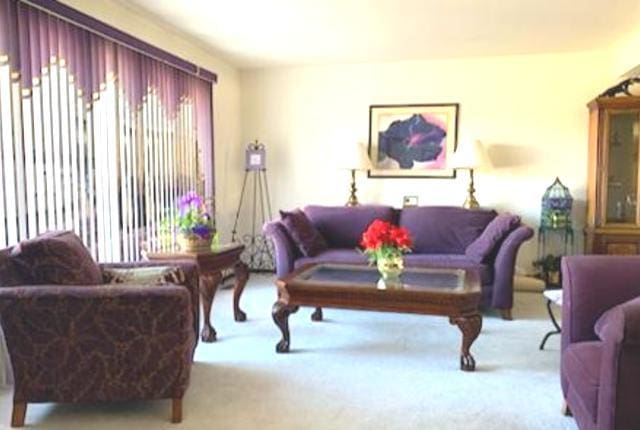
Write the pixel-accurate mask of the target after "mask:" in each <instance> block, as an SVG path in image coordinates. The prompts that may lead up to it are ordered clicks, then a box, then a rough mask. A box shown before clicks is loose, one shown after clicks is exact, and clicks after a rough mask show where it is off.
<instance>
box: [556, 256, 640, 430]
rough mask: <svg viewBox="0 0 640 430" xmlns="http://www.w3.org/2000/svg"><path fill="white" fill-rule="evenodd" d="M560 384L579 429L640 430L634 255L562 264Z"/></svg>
mask: <svg viewBox="0 0 640 430" xmlns="http://www.w3.org/2000/svg"><path fill="white" fill-rule="evenodd" d="M562 275H563V305H562V359H561V371H560V374H561V383H562V391H563V393H564V398H565V401H566V403H567V406H568V409H569V410H570V412H571V413H572V414H573V416H574V417H575V419H576V422H577V424H578V426H579V427H580V429H581V430H613V429H618V430H626V429H629V430H632V429H640V408H639V407H638V405H640V256H624V257H623V256H595V255H593V256H573V257H565V258H563V260H562Z"/></svg>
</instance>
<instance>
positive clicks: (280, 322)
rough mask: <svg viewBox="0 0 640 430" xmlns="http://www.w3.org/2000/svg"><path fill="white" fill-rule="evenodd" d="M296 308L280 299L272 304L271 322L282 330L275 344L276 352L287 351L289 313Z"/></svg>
mask: <svg viewBox="0 0 640 430" xmlns="http://www.w3.org/2000/svg"><path fill="white" fill-rule="evenodd" d="M297 310H298V306H289V305H287V304H286V303H285V302H283V301H280V300H278V301H277V302H275V303H274V304H273V308H272V310H271V316H272V317H273V322H274V323H276V325H277V326H278V328H279V329H280V332H282V339H281V340H280V342H278V344H277V345H276V352H289V341H290V338H289V315H291V314H292V313H294V312H296V311H297Z"/></svg>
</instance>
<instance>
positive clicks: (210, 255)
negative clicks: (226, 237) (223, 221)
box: [142, 243, 244, 262]
mask: <svg viewBox="0 0 640 430" xmlns="http://www.w3.org/2000/svg"><path fill="white" fill-rule="evenodd" d="M243 250H244V245H242V244H240V243H228V244H225V245H220V246H218V247H214V248H213V249H211V250H206V251H198V252H185V251H181V250H174V251H160V252H146V251H144V252H143V254H142V255H143V257H144V258H145V259H147V260H196V261H198V262H202V261H206V260H210V259H220V258H222V257H225V256H230V255H236V254H240V253H242V251H243Z"/></svg>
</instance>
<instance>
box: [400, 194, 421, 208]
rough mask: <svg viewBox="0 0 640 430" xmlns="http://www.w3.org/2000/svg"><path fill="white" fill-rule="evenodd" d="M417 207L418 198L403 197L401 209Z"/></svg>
mask: <svg viewBox="0 0 640 430" xmlns="http://www.w3.org/2000/svg"><path fill="white" fill-rule="evenodd" d="M416 206H418V196H404V197H403V198H402V207H403V208H413V207H416Z"/></svg>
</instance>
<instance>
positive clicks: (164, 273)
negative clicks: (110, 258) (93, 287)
mask: <svg viewBox="0 0 640 430" xmlns="http://www.w3.org/2000/svg"><path fill="white" fill-rule="evenodd" d="M102 279H103V280H104V282H106V283H108V284H136V283H137V284H144V285H162V284H166V283H173V284H180V283H182V282H184V273H183V272H182V270H180V269H179V268H177V267H173V266H154V267H131V268H105V269H103V270H102Z"/></svg>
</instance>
